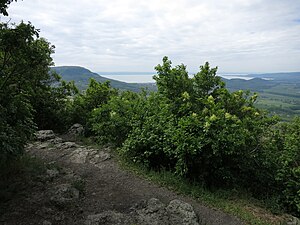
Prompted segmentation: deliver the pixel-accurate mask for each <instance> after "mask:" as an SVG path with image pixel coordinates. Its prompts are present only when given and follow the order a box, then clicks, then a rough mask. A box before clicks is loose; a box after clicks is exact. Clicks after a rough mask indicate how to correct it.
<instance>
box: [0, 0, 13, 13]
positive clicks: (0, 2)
mask: <svg viewBox="0 0 300 225" xmlns="http://www.w3.org/2000/svg"><path fill="white" fill-rule="evenodd" d="M13 1H14V0H0V14H3V15H4V16H8V12H7V11H6V10H7V8H8V6H9V4H10V3H12V2H13ZM15 1H17V0H15Z"/></svg>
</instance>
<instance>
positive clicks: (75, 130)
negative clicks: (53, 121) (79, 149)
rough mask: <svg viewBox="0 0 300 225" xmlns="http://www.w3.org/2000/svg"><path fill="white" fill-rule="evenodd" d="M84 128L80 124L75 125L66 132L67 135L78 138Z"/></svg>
mask: <svg viewBox="0 0 300 225" xmlns="http://www.w3.org/2000/svg"><path fill="white" fill-rule="evenodd" d="M83 132H84V128H83V126H82V125H81V124H79V123H75V124H74V125H73V126H71V127H70V129H69V130H68V134H70V135H72V136H80V135H83Z"/></svg>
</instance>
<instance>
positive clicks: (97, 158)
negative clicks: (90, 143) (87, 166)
mask: <svg viewBox="0 0 300 225" xmlns="http://www.w3.org/2000/svg"><path fill="white" fill-rule="evenodd" d="M110 158H111V155H110V154H109V153H107V152H103V151H99V152H97V150H94V151H93V152H90V154H89V161H90V163H93V164H98V163H100V162H104V161H106V160H109V159H110Z"/></svg>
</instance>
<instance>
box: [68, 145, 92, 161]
mask: <svg viewBox="0 0 300 225" xmlns="http://www.w3.org/2000/svg"><path fill="white" fill-rule="evenodd" d="M88 154H89V152H88V150H87V149H86V148H77V149H76V150H74V151H73V152H72V153H71V154H70V155H69V160H70V162H72V163H78V164H83V163H85V162H86V161H87V157H88Z"/></svg>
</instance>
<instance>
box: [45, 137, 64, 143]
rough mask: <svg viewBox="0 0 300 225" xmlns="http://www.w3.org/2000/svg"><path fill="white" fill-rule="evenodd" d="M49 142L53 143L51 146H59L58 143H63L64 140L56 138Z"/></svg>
mask: <svg viewBox="0 0 300 225" xmlns="http://www.w3.org/2000/svg"><path fill="white" fill-rule="evenodd" d="M48 142H49V143H51V144H58V143H62V142H63V139H62V138H60V137H55V138H53V139H50V140H49V141H48Z"/></svg>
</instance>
